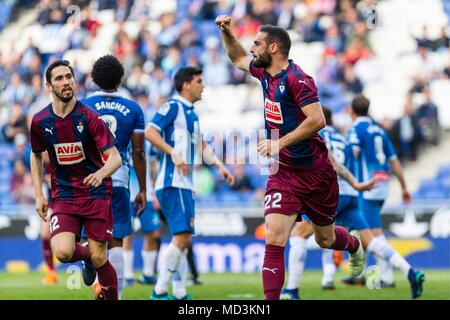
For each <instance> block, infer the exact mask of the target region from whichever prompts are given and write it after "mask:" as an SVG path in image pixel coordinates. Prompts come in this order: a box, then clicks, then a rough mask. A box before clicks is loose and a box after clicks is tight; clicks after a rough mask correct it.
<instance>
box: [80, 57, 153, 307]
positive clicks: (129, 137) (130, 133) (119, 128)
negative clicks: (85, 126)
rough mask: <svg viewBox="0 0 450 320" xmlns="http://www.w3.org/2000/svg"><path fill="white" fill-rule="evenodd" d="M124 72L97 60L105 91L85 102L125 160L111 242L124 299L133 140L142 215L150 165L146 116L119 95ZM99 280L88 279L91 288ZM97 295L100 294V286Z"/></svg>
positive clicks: (116, 180)
mask: <svg viewBox="0 0 450 320" xmlns="http://www.w3.org/2000/svg"><path fill="white" fill-rule="evenodd" d="M123 74H124V69H123V66H122V64H121V63H120V61H119V60H118V59H117V58H116V57H114V56H112V55H105V56H103V57H101V58H99V59H98V60H97V61H95V63H94V66H93V68H92V72H91V76H92V80H93V81H94V83H95V84H97V85H98V86H99V87H100V89H101V91H97V92H95V93H94V94H93V95H92V96H91V97H89V98H87V99H85V100H83V103H85V104H86V105H88V106H90V107H91V108H93V109H94V110H96V111H97V112H98V113H99V114H100V118H101V119H102V120H103V121H104V122H105V123H106V124H107V126H108V127H109V129H110V131H111V132H112V134H113V135H114V136H115V137H116V139H117V149H118V151H119V153H120V157H121V158H122V166H121V168H120V169H119V170H117V171H116V172H115V173H114V175H113V176H112V182H113V188H112V210H113V217H114V228H113V239H112V240H110V241H109V242H108V256H109V259H110V261H111V264H112V265H113V267H114V269H116V272H117V277H118V285H119V287H118V290H119V299H120V298H121V297H122V287H123V275H124V256H123V248H122V245H123V238H125V237H126V236H128V235H130V234H131V232H132V227H131V215H130V192H129V184H130V167H129V159H128V145H129V144H130V141H131V148H132V152H131V154H132V158H133V164H134V170H135V171H136V176H137V178H138V183H139V192H138V193H137V194H136V197H135V198H134V203H135V204H134V206H135V208H136V209H137V212H136V215H137V216H139V215H140V214H141V213H142V212H143V211H144V209H145V206H146V204H147V192H146V183H145V182H146V181H145V176H146V165H145V151H144V127H145V123H144V113H143V112H142V109H141V107H139V105H138V104H137V103H135V102H134V101H131V100H129V99H126V98H124V97H122V96H120V95H119V94H118V93H117V90H118V88H119V86H120V82H121V81H122V77H123ZM94 280H95V278H93V279H92V278H91V279H87V278H85V281H86V282H87V283H86V284H87V285H91V284H92V283H93V282H94ZM96 291H97V293H98V292H99V290H98V286H97V290H96Z"/></svg>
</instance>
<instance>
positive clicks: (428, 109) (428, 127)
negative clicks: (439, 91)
mask: <svg viewBox="0 0 450 320" xmlns="http://www.w3.org/2000/svg"><path fill="white" fill-rule="evenodd" d="M423 94H424V97H425V102H424V103H422V104H421V105H420V107H419V108H418V109H417V119H418V122H419V127H420V131H421V134H422V136H423V138H424V140H425V141H426V142H428V143H431V144H433V145H437V144H438V143H439V139H440V125H439V115H438V108H437V106H436V105H435V104H434V103H433V101H432V100H431V90H430V88H429V87H428V86H426V87H425V88H424V90H423Z"/></svg>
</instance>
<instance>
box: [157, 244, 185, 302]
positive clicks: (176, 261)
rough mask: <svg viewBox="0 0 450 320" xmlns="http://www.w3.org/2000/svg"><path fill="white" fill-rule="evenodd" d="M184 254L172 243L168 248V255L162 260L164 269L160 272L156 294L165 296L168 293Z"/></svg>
mask: <svg viewBox="0 0 450 320" xmlns="http://www.w3.org/2000/svg"><path fill="white" fill-rule="evenodd" d="M182 255H183V253H182V252H181V250H180V249H178V247H177V246H176V245H174V244H173V243H172V242H171V243H170V244H169V245H168V246H167V249H166V254H165V255H164V258H163V259H162V260H163V261H162V267H161V270H160V272H159V277H158V281H157V282H156V286H155V289H154V290H155V292H156V294H163V293H165V292H167V288H168V287H169V281H170V279H171V278H172V276H173V274H174V273H175V272H176V271H177V270H178V267H179V265H180V259H181V257H182Z"/></svg>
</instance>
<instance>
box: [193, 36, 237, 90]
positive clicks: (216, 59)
mask: <svg viewBox="0 0 450 320" xmlns="http://www.w3.org/2000/svg"><path fill="white" fill-rule="evenodd" d="M205 46H206V51H205V52H203V54H202V55H201V57H200V62H201V64H202V65H203V79H204V81H205V84H206V85H212V86H216V85H222V84H227V83H228V82H229V80H230V71H229V68H228V58H227V57H226V56H225V55H224V54H222V53H219V40H217V38H215V37H210V38H208V39H207V40H206V44H205Z"/></svg>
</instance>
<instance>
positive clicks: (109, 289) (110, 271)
mask: <svg viewBox="0 0 450 320" xmlns="http://www.w3.org/2000/svg"><path fill="white" fill-rule="evenodd" d="M95 270H97V275H98V282H99V283H100V286H101V287H102V293H103V296H104V298H105V300H118V299H119V296H118V293H117V274H116V270H114V267H113V266H112V264H111V263H109V260H108V261H106V263H105V264H104V265H103V266H101V267H100V268H97V269H95Z"/></svg>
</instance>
